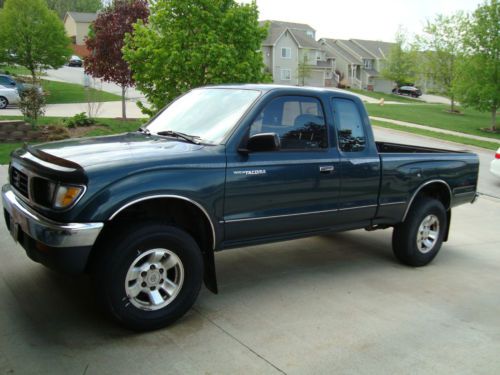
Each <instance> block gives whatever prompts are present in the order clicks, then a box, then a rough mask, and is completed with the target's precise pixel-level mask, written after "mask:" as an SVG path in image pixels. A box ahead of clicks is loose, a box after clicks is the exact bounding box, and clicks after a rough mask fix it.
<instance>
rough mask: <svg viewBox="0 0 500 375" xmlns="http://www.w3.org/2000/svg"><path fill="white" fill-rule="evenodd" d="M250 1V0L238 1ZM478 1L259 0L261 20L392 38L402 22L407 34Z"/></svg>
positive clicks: (334, 34) (321, 32)
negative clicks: (438, 16)
mask: <svg viewBox="0 0 500 375" xmlns="http://www.w3.org/2000/svg"><path fill="white" fill-rule="evenodd" d="M239 2H249V0H239ZM481 3H483V1H476V0H342V1H338V0H257V5H258V7H259V10H260V19H277V20H283V21H291V22H301V23H307V24H309V25H311V26H312V27H314V28H315V29H316V31H317V34H316V36H317V37H318V38H321V37H329V38H335V39H348V38H359V39H372V40H383V41H388V42H390V41H393V40H394V35H395V34H396V31H397V29H398V27H399V25H402V26H403V27H404V28H405V29H406V30H407V31H408V33H409V34H410V35H411V34H417V33H420V32H421V31H422V28H423V26H424V25H425V23H426V20H431V19H432V18H433V17H434V16H435V15H436V14H439V13H441V14H446V15H448V14H452V13H454V12H456V11H458V10H463V11H465V12H472V11H474V10H475V9H476V8H477V6H478V5H480V4H481Z"/></svg>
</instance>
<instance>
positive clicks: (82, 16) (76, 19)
mask: <svg viewBox="0 0 500 375" xmlns="http://www.w3.org/2000/svg"><path fill="white" fill-rule="evenodd" d="M96 18H97V13H81V12H67V13H66V15H65V16H64V28H65V30H66V34H67V35H68V36H69V37H70V39H71V46H72V48H73V52H74V53H75V54H76V55H78V56H82V57H83V56H87V55H88V51H87V48H86V47H85V38H86V37H87V35H88V34H89V30H90V25H91V24H92V22H94V21H95V20H96Z"/></svg>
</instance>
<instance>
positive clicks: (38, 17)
mask: <svg viewBox="0 0 500 375" xmlns="http://www.w3.org/2000/svg"><path fill="white" fill-rule="evenodd" d="M69 44H70V40H69V38H68V37H67V36H66V32H65V30H64V26H63V24H62V22H61V20H60V19H59V18H58V17H57V15H56V14H55V13H54V12H52V11H50V10H49V9H48V8H47V4H46V3H45V1H44V0H6V1H5V7H4V9H3V10H2V11H1V12H0V50H3V51H6V52H8V58H9V62H11V63H16V64H19V65H22V66H24V67H25V68H27V69H28V70H29V71H30V72H31V77H32V79H33V82H36V81H37V74H38V72H39V71H40V70H41V69H47V68H54V69H55V68H59V67H61V66H62V65H64V63H65V62H66V61H67V60H68V58H69V56H70V55H71V49H70V48H69Z"/></svg>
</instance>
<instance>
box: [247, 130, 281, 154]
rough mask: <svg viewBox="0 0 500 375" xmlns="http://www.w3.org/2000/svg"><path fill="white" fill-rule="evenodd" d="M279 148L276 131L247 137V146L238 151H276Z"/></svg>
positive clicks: (279, 143) (278, 138)
mask: <svg viewBox="0 0 500 375" xmlns="http://www.w3.org/2000/svg"><path fill="white" fill-rule="evenodd" d="M280 149H281V142H280V137H278V134H276V133H259V134H254V135H252V136H251V137H250V139H248V142H247V148H246V149H239V150H238V151H239V152H242V153H249V152H262V151H278V150H280Z"/></svg>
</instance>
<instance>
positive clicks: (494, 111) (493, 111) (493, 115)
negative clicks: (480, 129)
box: [491, 107, 497, 132]
mask: <svg viewBox="0 0 500 375" xmlns="http://www.w3.org/2000/svg"><path fill="white" fill-rule="evenodd" d="M491 130H492V131H494V132H496V131H497V107H493V108H491Z"/></svg>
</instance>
